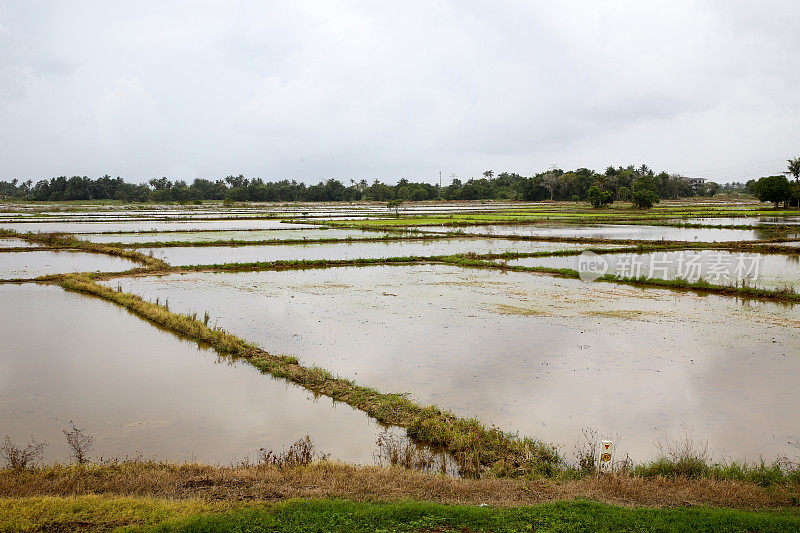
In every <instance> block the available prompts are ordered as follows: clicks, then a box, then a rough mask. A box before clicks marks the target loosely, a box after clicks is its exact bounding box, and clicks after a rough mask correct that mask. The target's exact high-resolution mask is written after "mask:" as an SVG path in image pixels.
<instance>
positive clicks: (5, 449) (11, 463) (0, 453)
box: [0, 435, 47, 471]
mask: <svg viewBox="0 0 800 533" xmlns="http://www.w3.org/2000/svg"><path fill="white" fill-rule="evenodd" d="M45 446H47V443H44V442H38V441H36V440H34V438H33V437H31V440H30V441H29V442H28V445H27V446H25V447H24V448H20V447H18V446H17V445H15V444H14V442H13V441H12V440H11V437H9V436H8V435H6V436H5V439H3V444H2V446H0V457H2V458H3V461H5V464H6V468H10V469H11V470H16V471H22V470H27V469H29V468H31V467H32V466H33V465H34V463H35V462H36V461H39V460H41V458H42V456H43V455H44V448H45Z"/></svg>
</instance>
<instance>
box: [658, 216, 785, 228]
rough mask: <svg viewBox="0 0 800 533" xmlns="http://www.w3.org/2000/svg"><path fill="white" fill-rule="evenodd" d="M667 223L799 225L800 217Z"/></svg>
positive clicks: (717, 219) (693, 219)
mask: <svg viewBox="0 0 800 533" xmlns="http://www.w3.org/2000/svg"><path fill="white" fill-rule="evenodd" d="M668 222H671V223H675V224H708V225H710V226H734V225H737V226H738V225H756V224H787V225H797V224H800V217H767V216H751V217H714V218H679V219H670V220H669V221H668Z"/></svg>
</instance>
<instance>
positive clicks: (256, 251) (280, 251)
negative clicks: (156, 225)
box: [139, 239, 598, 265]
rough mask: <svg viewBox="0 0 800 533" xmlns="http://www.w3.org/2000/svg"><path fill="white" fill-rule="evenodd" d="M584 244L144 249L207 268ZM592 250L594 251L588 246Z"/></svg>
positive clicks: (173, 261) (457, 242) (438, 242)
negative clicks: (224, 264) (287, 261)
mask: <svg viewBox="0 0 800 533" xmlns="http://www.w3.org/2000/svg"><path fill="white" fill-rule="evenodd" d="M589 246H590V245H586V244H571V243H552V242H536V241H514V240H503V239H442V240H439V239H436V240H427V241H426V240H422V241H405V242H400V241H385V242H380V241H379V242H345V243H325V244H291V245H283V246H281V245H266V246H258V245H257V246H235V247H230V246H213V247H186V248H184V247H176V248H147V249H140V250H139V251H140V252H142V253H145V254H151V253H152V255H153V256H154V257H157V258H159V259H161V260H163V261H166V262H167V263H169V264H170V265H209V264H220V263H252V262H258V261H263V262H270V261H278V260H322V259H324V260H329V261H333V260H338V259H364V258H384V257H407V256H422V257H425V256H433V255H452V254H463V253H468V252H475V253H479V254H488V253H502V252H523V253H524V252H554V251H557V250H580V249H583V248H588V247H589ZM592 248H598V246H597V245H592Z"/></svg>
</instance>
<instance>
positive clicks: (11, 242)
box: [0, 238, 36, 248]
mask: <svg viewBox="0 0 800 533" xmlns="http://www.w3.org/2000/svg"><path fill="white" fill-rule="evenodd" d="M33 246H36V245H35V244H31V243H29V242H28V241H24V240H22V239H5V238H0V248H31V247H33Z"/></svg>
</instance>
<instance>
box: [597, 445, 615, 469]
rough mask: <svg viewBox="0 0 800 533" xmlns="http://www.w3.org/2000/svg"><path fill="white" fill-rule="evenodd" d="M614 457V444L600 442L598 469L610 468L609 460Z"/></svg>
mask: <svg viewBox="0 0 800 533" xmlns="http://www.w3.org/2000/svg"><path fill="white" fill-rule="evenodd" d="M613 455H614V443H613V442H611V441H610V440H604V441H600V467H601V468H603V467H611V458H612V456H613Z"/></svg>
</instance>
